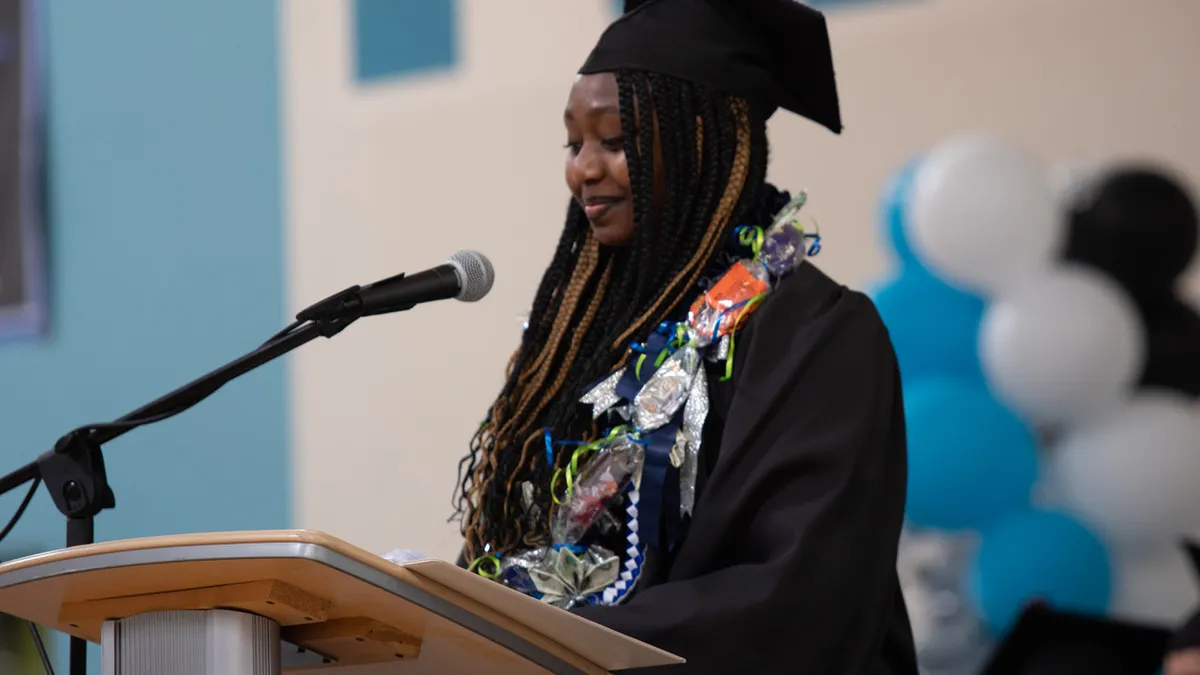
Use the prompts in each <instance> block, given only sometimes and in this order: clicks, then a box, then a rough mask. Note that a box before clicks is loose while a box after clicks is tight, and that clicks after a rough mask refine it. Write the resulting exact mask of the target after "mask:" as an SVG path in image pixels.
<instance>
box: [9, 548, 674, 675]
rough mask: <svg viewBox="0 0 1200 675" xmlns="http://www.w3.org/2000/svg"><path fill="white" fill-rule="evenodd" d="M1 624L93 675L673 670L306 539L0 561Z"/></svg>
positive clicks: (600, 634) (526, 605) (572, 626)
mask: <svg viewBox="0 0 1200 675" xmlns="http://www.w3.org/2000/svg"><path fill="white" fill-rule="evenodd" d="M0 612H3V613H6V614H11V615H13V616H16V617H19V618H21V619H27V620H29V621H33V622H35V623H38V624H40V625H42V626H46V627H49V628H54V629H57V630H59V631H62V632H64V633H68V634H70V635H73V636H77V637H82V638H85V639H87V640H89V641H91V642H98V643H100V644H101V646H102V653H103V664H104V668H103V671H104V673H103V675H151V674H154V675H159V674H162V675H166V674H168V673H170V674H171V675H216V674H217V673H220V675H272V674H274V673H279V672H298V671H301V670H310V669H311V670H322V669H323V670H328V671H330V672H331V673H336V674H337V675H342V674H343V673H345V674H346V675H351V674H353V675H359V674H360V673H361V674H362V675H367V674H371V675H376V674H378V675H384V674H391V673H395V674H397V675H426V674H441V673H453V674H459V673H461V674H463V675H471V674H473V673H488V674H491V673H496V674H501V673H504V674H507V673H512V674H514V675H515V674H524V673H570V674H572V675H576V674H584V673H586V674H588V675H597V674H600V673H608V672H613V671H620V670H624V669H628V668H637V667H643V666H655V665H666V664H676V663H682V662H683V661H682V659H679V658H677V657H675V656H673V655H671V654H669V653H667V652H664V651H662V650H659V649H656V648H654V647H651V646H649V645H647V644H644V643H641V642H638V641H636V640H633V639H631V638H628V637H625V636H623V635H621V634H619V633H616V632H614V631H611V630H609V629H607V628H604V627H603V626H599V625H597V624H594V623H592V622H590V621H587V620H585V619H582V618H580V617H577V616H574V615H572V614H570V613H568V612H565V611H562V610H559V609H557V608H554V607H551V606H550V605H547V604H545V603H542V602H540V601H538V600H535V599H533V598H530V597H527V596H524V595H521V594H520V593H517V592H515V591H512V590H510V589H508V588H505V587H503V586H501V585H499V584H496V583H493V582H491V581H488V580H486V579H483V578H481V577H479V576H477V575H475V574H471V573H469V572H467V571H465V570H463V569H460V568H458V567H457V566H455V565H452V564H450V563H447V562H444V561H440V560H421V561H415V562H410V563H405V564H396V563H392V562H390V561H387V560H384V559H383V558H380V557H378V556H376V555H373V554H371V553H368V552H366V551H364V550H362V549H359V548H356V547H354V546H351V545H349V544H347V543H345V542H343V541H340V540H338V539H336V538H334V537H330V536H328V535H326V534H322V533H319V532H311V531H304V530H286V531H269V532H235V533H214V534H196V535H175V536H167V537H151V538H146V539H129V540H124V541H114V542H104V543H99V544H92V545H89V546H80V547H77V548H69V549H62V550H58V551H52V552H49V553H43V554H39V555H35V556H30V557H27V558H22V559H19V560H14V561H12V562H9V563H5V564H3V565H0Z"/></svg>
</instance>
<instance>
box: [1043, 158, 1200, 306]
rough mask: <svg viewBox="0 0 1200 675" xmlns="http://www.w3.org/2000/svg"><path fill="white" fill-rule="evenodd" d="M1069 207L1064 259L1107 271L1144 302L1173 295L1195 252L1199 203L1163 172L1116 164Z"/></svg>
mask: <svg viewBox="0 0 1200 675" xmlns="http://www.w3.org/2000/svg"><path fill="white" fill-rule="evenodd" d="M1068 206H1069V210H1070V213H1069V233H1068V239H1067V246H1066V250H1065V253H1064V257H1065V258H1066V259H1067V260H1072V261H1075V262H1080V263H1083V264H1086V265H1089V266H1091V267H1095V268H1098V269H1100V270H1101V271H1103V272H1105V273H1107V274H1108V275H1109V276H1111V277H1112V278H1114V279H1115V280H1116V281H1117V282H1118V283H1120V284H1121V285H1122V286H1124V287H1125V289H1126V290H1128V291H1129V293H1130V294H1131V295H1133V296H1134V297H1135V298H1138V299H1139V300H1141V299H1142V298H1153V297H1156V296H1157V297H1161V296H1163V295H1164V294H1168V293H1170V292H1171V289H1172V288H1173V287H1174V284H1175V281H1176V279H1178V278H1179V275H1180V274H1181V273H1182V272H1183V271H1184V270H1185V269H1187V267H1188V264H1189V263H1190V262H1191V260H1192V256H1193V255H1194V254H1195V252H1196V243H1197V236H1198V230H1200V227H1198V225H1197V214H1196V206H1195V204H1194V203H1193V202H1192V199H1191V198H1190V196H1189V195H1188V193H1187V191H1186V190H1185V189H1184V187H1183V186H1182V185H1181V183H1180V182H1179V181H1178V180H1177V179H1175V178H1174V177H1172V176H1170V175H1169V174H1168V172H1166V171H1164V170H1161V169H1157V168H1154V167H1147V166H1129V165H1126V166H1114V167H1112V168H1109V169H1108V170H1106V171H1103V172H1102V173H1100V174H1097V175H1096V176H1095V177H1094V178H1093V179H1092V180H1090V181H1088V182H1087V183H1086V185H1085V186H1084V187H1083V188H1082V189H1081V190H1079V191H1078V192H1077V193H1076V194H1075V195H1074V198H1073V200H1072V203H1071V204H1069V205H1068Z"/></svg>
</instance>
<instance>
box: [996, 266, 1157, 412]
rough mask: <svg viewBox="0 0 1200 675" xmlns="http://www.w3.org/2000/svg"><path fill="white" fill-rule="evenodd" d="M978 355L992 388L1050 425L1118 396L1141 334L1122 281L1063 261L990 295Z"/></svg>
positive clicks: (1135, 367)
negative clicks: (991, 300) (1119, 283)
mask: <svg viewBox="0 0 1200 675" xmlns="http://www.w3.org/2000/svg"><path fill="white" fill-rule="evenodd" d="M979 340H980V359H981V360H982V362H983V369H984V373H985V374H986V375H987V379H988V384H990V385H991V387H992V389H993V390H994V391H995V392H996V394H997V396H998V397H999V398H1001V399H1002V400H1004V401H1005V402H1006V403H1008V404H1009V405H1010V406H1012V407H1013V408H1014V409H1015V410H1017V411H1018V412H1020V413H1021V414H1022V415H1023V416H1024V417H1025V418H1026V419H1027V420H1030V421H1032V422H1034V423H1037V424H1040V425H1044V426H1049V427H1054V426H1056V425H1061V424H1064V423H1074V422H1079V421H1080V420H1082V419H1084V418H1085V417H1087V416H1088V415H1090V414H1093V413H1096V412H1097V411H1099V410H1103V409H1104V408H1105V407H1107V406H1109V405H1113V404H1115V403H1117V402H1118V401H1119V400H1120V399H1121V397H1122V396H1123V395H1124V394H1125V392H1127V391H1128V390H1129V388H1130V387H1131V386H1132V385H1133V383H1134V381H1135V379H1136V378H1137V376H1138V374H1139V373H1140V370H1141V367H1142V362H1143V359H1144V358H1145V340H1146V338H1145V335H1144V331H1143V329H1142V326H1141V322H1140V321H1139V319H1138V314H1137V310H1136V308H1135V307H1134V305H1133V302H1132V301H1131V300H1130V299H1129V297H1128V296H1127V294H1126V293H1125V291H1124V290H1123V289H1121V288H1120V287H1119V286H1117V285H1116V284H1115V283H1113V282H1111V281H1109V280H1108V279H1107V278H1106V277H1104V276H1102V275H1101V274H1099V273H1098V272H1093V271H1092V270H1090V269H1088V268H1085V267H1081V266H1078V265H1064V266H1059V267H1057V268H1054V269H1050V270H1047V271H1045V272H1042V273H1039V274H1036V275H1033V276H1032V277H1031V278H1029V279H1027V280H1026V282H1025V283H1023V284H1021V285H1019V286H1016V287H1015V288H1014V289H1012V290H1011V291H1010V292H1009V293H1008V294H1006V295H1005V296H1002V297H1000V298H999V299H998V300H997V301H996V302H994V303H992V304H991V305H990V306H989V307H988V309H987V311H986V312H985V314H984V317H983V325H982V327H981V328H980V338H979Z"/></svg>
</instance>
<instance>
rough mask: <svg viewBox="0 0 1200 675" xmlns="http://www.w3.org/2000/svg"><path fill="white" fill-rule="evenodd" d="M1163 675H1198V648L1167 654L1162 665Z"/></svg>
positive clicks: (1199, 658)
mask: <svg viewBox="0 0 1200 675" xmlns="http://www.w3.org/2000/svg"><path fill="white" fill-rule="evenodd" d="M1163 675H1200V648H1192V649H1184V650H1180V651H1177V652H1173V653H1171V654H1168V655H1167V660H1166V663H1164V664H1163Z"/></svg>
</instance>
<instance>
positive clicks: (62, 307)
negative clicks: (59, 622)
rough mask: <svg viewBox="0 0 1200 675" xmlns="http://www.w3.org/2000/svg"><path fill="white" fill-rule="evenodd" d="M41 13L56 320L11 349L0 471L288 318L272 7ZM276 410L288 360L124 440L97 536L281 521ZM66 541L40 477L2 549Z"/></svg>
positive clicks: (106, 7) (251, 2) (221, 3)
mask: <svg viewBox="0 0 1200 675" xmlns="http://www.w3.org/2000/svg"><path fill="white" fill-rule="evenodd" d="M43 19H44V28H45V31H44V32H45V34H46V37H47V43H46V48H45V55H46V58H47V62H46V63H47V70H46V75H47V78H48V87H49V90H48V97H49V136H50V150H49V155H50V156H49V162H50V176H49V182H50V185H49V190H50V209H51V216H50V228H51V234H50V236H51V246H50V264H51V284H52V289H51V293H52V294H51V309H52V312H53V316H52V322H51V326H52V334H51V336H50V337H48V338H46V339H44V340H41V341H30V342H28V343H14V344H3V345H0V472H6V471H8V470H11V469H12V468H15V467H16V466H18V465H19V464H22V463H24V462H26V461H28V460H30V459H32V458H33V457H34V456H35V455H36V454H37V453H39V452H41V451H43V450H45V449H47V448H49V447H50V445H51V444H52V443H53V442H54V440H55V439H56V438H57V437H58V436H59V435H60V434H62V433H64V432H66V431H67V430H69V429H70V428H71V427H73V426H76V425H79V424H83V423H89V422H99V421H106V420H108V419H111V418H113V417H116V416H118V415H121V414H124V413H125V412H128V411H129V410H131V409H133V408H135V407H137V406H139V405H141V404H142V403H145V402H147V401H149V400H150V399H152V398H154V397H156V396H158V395H160V394H163V393H165V392H167V391H169V390H171V389H173V388H174V387H176V386H177V385H180V384H183V383H184V382H186V381H188V380H190V379H192V378H193V377H195V376H198V375H200V374H202V373H204V372H205V371H207V370H209V369H211V368H213V367H216V366H218V365H220V364H221V363H223V362H225V361H227V360H229V359H231V358H233V357H236V356H237V355H239V354H240V353H242V352H244V351H246V350H248V349H251V348H253V347H254V346H255V345H256V344H257V343H258V342H260V341H261V340H262V339H264V338H266V337H267V336H269V335H270V334H271V333H273V332H274V331H275V330H276V329H277V328H278V327H279V326H280V324H281V322H282V320H283V318H284V308H283V302H284V300H283V297H284V293H283V261H282V256H283V244H282V242H283V239H282V228H283V222H282V216H281V212H282V209H281V168H280V154H281V153H280V128H279V82H278V68H277V66H278V63H277V61H278V54H277V45H278V41H277V36H276V5H275V2H273V0H170V1H169V2H164V1H163V0H108V1H106V2H56V1H47V2H45V3H44V16H43ZM285 405H286V402H285V371H284V368H283V366H282V364H279V363H277V364H274V365H272V366H269V367H267V368H265V369H262V370H260V371H258V372H256V373H253V374H251V375H249V376H247V377H245V378H243V379H242V380H240V381H237V382H235V383H233V384H230V385H228V386H227V387H226V388H225V389H224V390H222V391H220V392H218V393H217V394H216V395H215V396H214V397H213V398H211V399H210V400H209V401H207V402H205V403H202V404H201V405H199V406H198V407H196V408H194V409H192V410H190V411H188V412H186V413H184V414H183V415H181V416H179V417H177V418H174V419H172V420H169V421H167V422H163V423H160V424H157V425H154V426H152V427H147V428H144V429H138V430H135V431H133V432H132V433H130V434H129V435H127V436H126V437H124V438H122V439H120V440H118V441H115V442H113V443H112V444H111V445H110V446H109V447H108V448H107V452H106V457H107V465H108V474H109V477H110V481H111V483H112V485H113V488H114V490H115V491H116V495H117V508H116V509H115V510H113V511H107V512H105V513H103V514H102V515H101V516H100V517H99V519H98V521H97V538H98V539H102V540H104V539H115V538H124V537H133V536H142V535H153V534H165V533H175V532H194V531H211V530H231V529H252V528H277V527H285V526H287V525H288V524H289V520H290V513H291V505H290V492H291V474H290V471H289V464H290V461H289V457H288V452H289V450H288V443H287V440H288V439H287V428H288V425H287V418H286V412H285ZM17 500H18V499H17V495H9V496H7V497H5V498H3V499H0V520H7V518H8V514H10V513H11V512H12V510H13V509H14V508H15V507H16V504H17ZM63 536H64V535H63V522H62V520H61V518H60V516H59V514H58V512H57V511H56V510H55V509H54V508H53V506H52V504H51V502H50V500H49V498H48V496H47V495H46V494H45V490H44V489H43V490H42V491H41V494H39V495H38V497H37V499H36V500H35V502H34V505H33V507H32V508H31V509H30V513H29V514H28V515H27V516H26V518H25V520H24V521H23V522H22V523H21V524H20V525H19V526H18V527H17V529H16V531H15V532H13V534H12V535H10V537H9V539H8V540H7V541H5V542H4V543H3V544H0V557H11V556H13V555H21V554H26V553H29V552H32V551H37V550H44V549H48V548H54V547H58V546H61V545H62V538H63ZM58 642H59V643H60V644H62V643H65V640H60V641H58ZM94 664H95V662H94V661H93V665H94ZM93 672H98V671H95V670H94V671H93Z"/></svg>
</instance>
